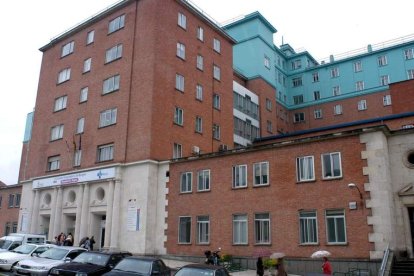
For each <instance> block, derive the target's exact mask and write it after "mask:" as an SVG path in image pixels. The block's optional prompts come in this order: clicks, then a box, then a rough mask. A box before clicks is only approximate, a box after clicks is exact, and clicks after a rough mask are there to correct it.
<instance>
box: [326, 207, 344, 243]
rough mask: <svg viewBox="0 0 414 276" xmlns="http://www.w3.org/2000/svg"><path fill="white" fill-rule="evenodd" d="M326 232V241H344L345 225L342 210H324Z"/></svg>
mask: <svg viewBox="0 0 414 276" xmlns="http://www.w3.org/2000/svg"><path fill="white" fill-rule="evenodd" d="M326 234H327V239H328V243H345V242H346V227H345V212H344V210H327V211H326Z"/></svg>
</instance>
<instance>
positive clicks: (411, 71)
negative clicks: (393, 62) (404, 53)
mask: <svg viewBox="0 0 414 276" xmlns="http://www.w3.org/2000/svg"><path fill="white" fill-rule="evenodd" d="M407 79H409V80H412V79H414V69H409V70H407Z"/></svg>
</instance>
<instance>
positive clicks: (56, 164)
mask: <svg viewBox="0 0 414 276" xmlns="http://www.w3.org/2000/svg"><path fill="white" fill-rule="evenodd" d="M59 168H60V156H59V155H57V156H51V157H49V158H48V159H47V170H48V171H56V170H59Z"/></svg>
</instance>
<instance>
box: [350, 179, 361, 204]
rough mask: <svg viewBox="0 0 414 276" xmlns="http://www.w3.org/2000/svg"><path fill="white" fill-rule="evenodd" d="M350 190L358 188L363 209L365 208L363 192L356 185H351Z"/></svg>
mask: <svg viewBox="0 0 414 276" xmlns="http://www.w3.org/2000/svg"><path fill="white" fill-rule="evenodd" d="M348 188H350V189H354V188H356V189H357V190H358V193H359V198H360V199H361V204H362V207H364V201H363V195H362V193H361V190H360V189H359V188H358V186H357V185H356V184H355V183H349V184H348Z"/></svg>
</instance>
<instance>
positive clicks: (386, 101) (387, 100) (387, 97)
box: [382, 95, 392, 106]
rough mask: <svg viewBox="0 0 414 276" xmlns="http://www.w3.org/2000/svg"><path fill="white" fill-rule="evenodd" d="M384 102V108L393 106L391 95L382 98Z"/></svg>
mask: <svg viewBox="0 0 414 276" xmlns="http://www.w3.org/2000/svg"><path fill="white" fill-rule="evenodd" d="M382 101H383V103H384V106H387V105H391V104H392V102H391V95H385V96H384V97H383V98H382Z"/></svg>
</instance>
